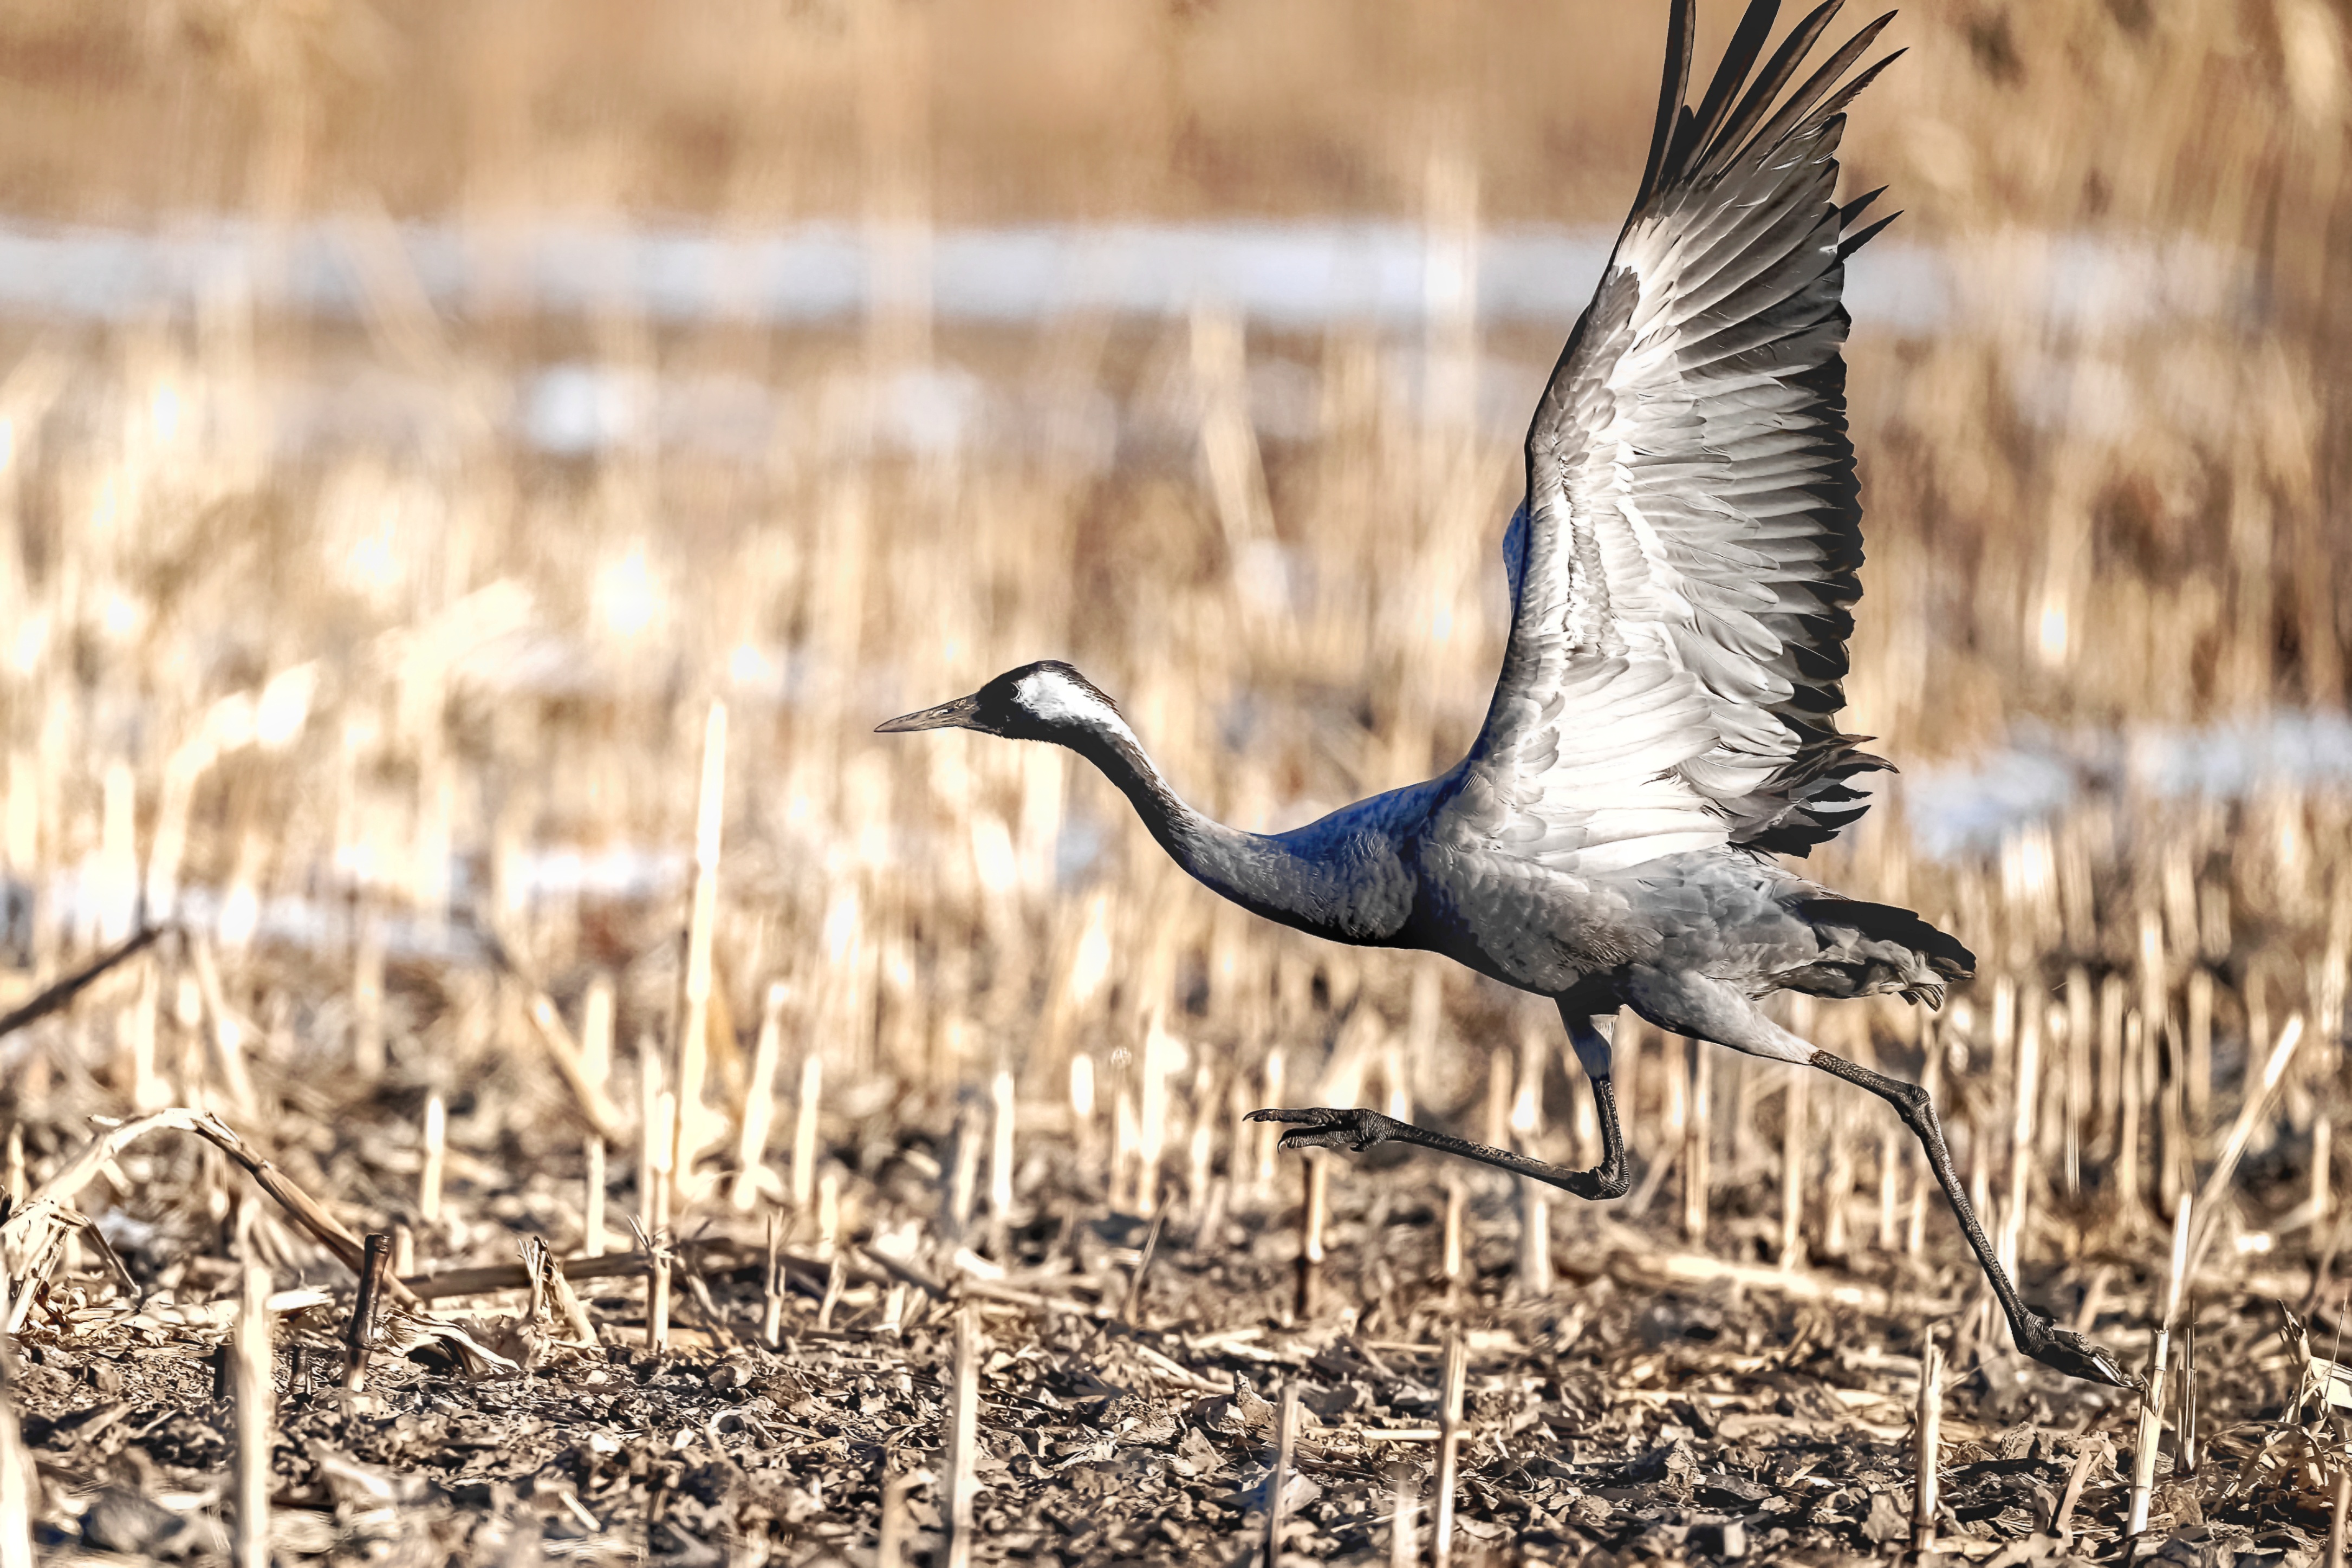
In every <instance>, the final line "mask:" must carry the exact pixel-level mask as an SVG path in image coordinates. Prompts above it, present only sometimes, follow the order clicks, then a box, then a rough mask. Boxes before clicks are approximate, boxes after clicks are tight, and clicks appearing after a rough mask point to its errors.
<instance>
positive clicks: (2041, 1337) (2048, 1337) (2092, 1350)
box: [2010, 1312, 2139, 1388]
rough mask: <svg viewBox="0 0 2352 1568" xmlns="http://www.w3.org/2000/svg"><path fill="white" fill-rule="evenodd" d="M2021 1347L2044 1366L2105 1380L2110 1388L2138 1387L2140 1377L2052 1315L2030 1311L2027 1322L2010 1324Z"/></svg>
mask: <svg viewBox="0 0 2352 1568" xmlns="http://www.w3.org/2000/svg"><path fill="white" fill-rule="evenodd" d="M2010 1333H2011V1336H2012V1337H2014V1338H2015V1339H2016V1341H2017V1348H2018V1349H2019V1350H2021V1351H2023V1352H2024V1353H2025V1354H2027V1355H2030V1356H2032V1358H2033V1359H2034V1360H2036V1361H2038V1362H2040V1363H2041V1364H2042V1365H2044V1366H2050V1367H2055V1368H2056V1369H2057V1370H2059V1371H2060V1372H2063V1373H2064V1374H2065V1375H2067V1376H2069V1377H2079V1378H2082V1379H2083V1380H2084V1382H2086V1383H2104V1384H2105V1385H2107V1386H2108V1387H2110V1388H2137V1387H2138V1386H2139V1379H2138V1378H2137V1377H2135V1376H2133V1375H2131V1373H2130V1372H2129V1371H2127V1370H2126V1369H2125V1367H2124V1366H2123V1364H2121V1363H2120V1362H2118V1361H2116V1358H2115V1357H2114V1356H2113V1355H2111V1354H2108V1353H2107V1352H2105V1351H2104V1350H2102V1349H2100V1348H2099V1347H2098V1346H2097V1345H2095V1344H2093V1343H2091V1342H2090V1341H2089V1340H2087V1339H2085V1338H2084V1337H2083V1336H2082V1335H2081V1334H2078V1333H2074V1330H2072V1329H2062V1328H2060V1327H2059V1326H2058V1325H2057V1324H2055V1323H2053V1322H2051V1321H2050V1320H2049V1319H2048V1318H2045V1317H2042V1316H2040V1315H2038V1314H2035V1313H2032V1312H2028V1313H2027V1314H2026V1317H2025V1321H2024V1322H2021V1323H2012V1324H2011V1325H2010Z"/></svg>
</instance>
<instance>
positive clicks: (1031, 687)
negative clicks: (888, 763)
mask: <svg viewBox="0 0 2352 1568" xmlns="http://www.w3.org/2000/svg"><path fill="white" fill-rule="evenodd" d="M917 729H976V730H978V731H980V732H981V733H982V735H1002V736H1005V737H1010V738H1012V739H1013V740H1051V741H1058V742H1060V743H1061V744H1063V745H1065V746H1067V745H1069V744H1071V743H1072V742H1073V741H1076V739H1078V738H1079V737H1081V736H1085V735H1090V734H1091V735H1104V734H1109V735H1118V736H1127V737H1129V738H1132V737H1131V733H1130V732H1129V729H1128V727H1127V721H1126V720H1125V719H1123V718H1121V717H1120V716H1119V714H1118V706H1117V705H1115V704H1114V703H1112V701H1111V700H1110V698H1108V697H1107V696H1105V695H1103V694H1102V691H1101V689H1100V688H1099V687H1097V685H1095V684H1094V683H1093V682H1092V681H1090V680H1088V679H1087V678H1086V676H1084V675H1082V674H1078V672H1077V671H1076V670H1074V669H1072V668H1071V667H1070V666H1069V665H1067V664H1063V663H1062V662H1061V661H1060V660H1059V659H1044V660H1040V661H1039V662H1038V663H1036V664H1024V665H1022V666H1021V667H1020V668H1019V669H1017V670H1007V671H1005V672H1004V674H1001V675H999V676H997V677H996V678H995V679H994V680H992V681H991V682H989V683H988V685H984V686H982V687H981V688H980V690H978V691H976V692H974V693H972V694H971V695H970V696H968V697H958V698H956V699H955V701H953V702H948V703H941V704H940V706H937V707H927V708H923V709H921V710H920V711H919V712H916V713H910V714H905V715H902V716H899V717H898V718H894V719H891V720H889V721H888V722H887V723H884V724H877V725H876V726H875V727H874V731H875V733H876V734H877V735H902V734H905V733H906V732H907V731H908V730H917Z"/></svg>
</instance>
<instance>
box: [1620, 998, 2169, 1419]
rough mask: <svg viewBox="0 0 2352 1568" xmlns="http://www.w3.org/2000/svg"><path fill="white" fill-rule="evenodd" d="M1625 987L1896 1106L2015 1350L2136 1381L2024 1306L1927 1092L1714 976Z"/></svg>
mask: <svg viewBox="0 0 2352 1568" xmlns="http://www.w3.org/2000/svg"><path fill="white" fill-rule="evenodd" d="M1627 992H1628V995H1629V998H1630V999H1631V1000H1632V1001H1633V1005H1634V1006H1635V1008H1636V1009H1639V1010H1640V1011H1641V1013H1642V1014H1643V1016H1644V1017H1645V1018H1649V1019H1652V1020H1653V1021H1654V1022H1656V1023H1657V1024H1658V1025H1659V1026H1660V1027H1661V1028H1664V1029H1670V1030H1676V1031H1678V1032H1680V1033H1684V1034H1692V1035H1696V1036H1698V1037H1699V1038H1700V1039H1702V1040H1714V1041H1715V1042H1716V1043H1717V1044H1718V1045H1727V1046H1729V1047H1730V1048H1731V1049H1732V1050H1734V1051H1746V1052H1747V1053H1748V1054H1749V1055H1751V1056H1762V1057H1769V1058H1770V1059H1772V1060H1774V1061H1801V1062H1804V1063H1805V1064H1807V1065H1809V1066H1812V1067H1818V1068H1820V1069H1821V1070H1822V1071H1823V1072H1826V1073H1828V1074H1830V1075H1831V1076H1832V1077H1833V1078H1843V1079H1844V1080H1845V1081H1846V1082H1848V1083H1853V1084H1856V1085H1858V1086H1860V1087H1861V1088H1864V1089H1867V1090H1869V1091H1870V1092H1872V1093H1873V1094H1875V1095H1877V1096H1878V1097H1879V1098H1880V1099H1882V1100H1884V1101H1885V1102H1886V1103H1888V1104H1889V1105H1892V1106H1894V1107H1895V1114H1896V1115H1898V1116H1900V1117H1902V1118H1903V1124H1904V1125H1905V1126H1906V1127H1908V1128H1910V1129H1911V1134H1912V1135H1913V1136H1914V1137H1916V1138H1917V1139H1918V1140H1919V1146H1920V1148H1921V1149H1923V1150H1924V1151H1926V1153H1927V1165H1928V1167H1929V1168H1930V1169H1932V1170H1933V1171H1934V1172H1935V1173H1936V1181H1937V1185H1938V1186H1941V1187H1942V1188H1943V1189H1944V1201H1945V1202H1947V1203H1948V1204H1950V1205H1951V1208H1952V1215H1953V1218H1957V1219H1958V1221H1959V1222H1960V1229H1961V1231H1962V1233H1963V1234H1965V1235H1966V1236H1967V1237H1968V1240H1969V1249H1970V1250H1972V1251H1973V1252H1975V1253H1976V1255H1977V1263H1978V1265H1979V1267H1980V1268H1982V1269H1983V1270H1984V1275H1985V1279H1986V1281H1988V1282H1990V1284H1991V1286H1992V1291H1993V1294H1994V1296H1995V1297H1997V1298H1998V1299H1999V1300H2000V1310H2001V1312H2002V1314H2003V1315H2004V1316H2006V1317H2007V1318H2008V1319H2009V1331H2010V1334H2011V1337H2012V1338H2014V1339H2015V1340H2016V1341H2017V1348H2018V1349H2019V1350H2021V1351H2023V1352H2024V1353H2025V1354H2027V1355H2030V1356H2032V1358H2033V1359H2034V1360H2036V1361H2038V1362H2040V1363H2042V1364H2043V1365H2044V1366H2051V1367H2055V1368H2057V1369H2058V1370H2059V1371H2060V1372H2063V1373H2066V1374H2067V1375H2070V1376H2074V1377H2081V1378H2085V1379H2087V1380H2089V1381H2090V1382H2093V1383H2105V1384H2108V1385H2112V1386H2114V1387H2116V1388H2136V1387H2137V1386H2138V1380H2137V1379H2136V1378H2134V1377H2133V1376H2132V1375H2131V1374H2130V1373H2128V1372H2126V1371H2125V1370H2124V1368H2123V1367H2122V1366H2121V1365H2120V1364H2117V1363H2116V1359H2115V1357H2114V1356H2112V1355H2110V1354H2107V1353H2106V1352H2105V1351H2104V1350H2102V1349H2100V1348H2099V1347H2098V1346H2097V1345H2095V1344H2094V1343H2091V1342H2090V1341H2089V1340H2087V1339H2085V1338H2084V1337H2083V1336H2082V1335H2081V1334H2078V1333H2074V1332H2073V1331H2071V1330H2068V1329H2062V1328H2060V1327H2059V1326H2058V1325H2057V1324H2055V1323H2053V1322H2051V1321H2050V1320H2049V1319H2048V1318H2046V1317H2044V1316H2042V1314H2041V1313H2040V1312H2035V1311H2034V1310H2033V1309H2032V1307H2029V1306H2027V1305H2026V1304H2025V1299H2024V1298H2023V1297H2022V1296H2021V1295H2019V1294H2018V1292H2017V1286H2016V1285H2015V1284H2014V1283H2013V1282H2012V1281H2011V1280H2010V1277H2009V1272H2008V1270H2005V1269H2003V1268H2002V1267H2001V1266H2000V1258H1999V1256H1998V1255H1997V1254H1995V1252H1994V1251H1993V1247H1992V1242H1991V1240H1990V1239H1988V1238H1987V1237H1986V1235H1985V1233H1984V1227H1983V1226H1982V1225H1980V1224H1979V1223H1978V1222H1977V1216H1976V1210H1975V1209H1974V1208H1972V1207H1969V1197H1968V1192H1967V1190H1966V1189H1965V1188H1963V1187H1962V1186H1960V1175H1959V1172H1958V1170H1956V1169H1955V1168H1953V1166H1952V1151H1951V1149H1950V1147H1949V1146H1948V1145H1946V1143H1945V1142H1944V1125H1943V1123H1942V1121H1941V1120H1940V1119H1938V1118H1937V1114H1936V1105H1935V1102H1934V1100H1933V1099H1931V1098H1930V1097H1929V1095H1928V1093H1927V1090H1925V1089H1923V1088H1921V1087H1920V1086H1919V1085H1918V1084H1916V1083H1906V1082H1904V1081H1903V1080H1901V1079H1899V1078H1889V1077H1887V1076H1886V1075H1885V1073H1883V1072H1874V1071H1871V1070H1870V1069H1869V1068H1867V1067H1864V1066H1862V1065H1860V1064H1859V1063H1857V1062H1852V1061H1847V1060H1846V1059H1845V1058H1844V1057H1843V1056H1835V1055H1832V1054H1831V1053H1830V1052H1829V1051H1817V1050H1815V1049H1814V1048H1813V1047H1812V1046H1811V1044H1809V1043H1808V1042H1807V1041H1805V1040H1801V1039H1799V1038H1798V1037H1797V1036H1795V1035H1793V1034H1790V1032H1789V1031H1788V1030H1784V1029H1782V1028H1781V1027H1780V1025H1778V1024H1776V1023H1774V1022H1773V1021H1772V1020H1771V1019H1768V1018H1766V1017H1765V1016H1764V1015H1763V1013H1762V1012H1761V1011H1759V1009H1757V1007H1756V1005H1755V1003H1754V1002H1752V1001H1750V1000H1749V999H1748V998H1747V997H1746V996H1745V995H1743V994H1741V993H1740V992H1739V991H1738V990H1735V989H1734V988H1731V987H1730V986H1728V985H1726V984H1724V983H1723V982H1722V981H1719V980H1711V979H1706V978H1704V977H1699V976H1695V975H1672V976H1668V975H1661V974H1657V973H1655V972H1651V973H1649V974H1647V975H1643V974H1641V973H1639V972H1636V974H1635V975H1634V976H1633V977H1632V983H1630V984H1629V985H1628V987H1627Z"/></svg>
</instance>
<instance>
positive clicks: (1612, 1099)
mask: <svg viewBox="0 0 2352 1568" xmlns="http://www.w3.org/2000/svg"><path fill="white" fill-rule="evenodd" d="M1559 1016H1560V1021H1562V1022H1563V1023H1565V1024H1567V1025H1568V1034H1569V1039H1570V1040H1571V1041H1572V1042H1573V1043H1574V1044H1575V1046H1576V1059H1577V1061H1579V1062H1580V1063H1581V1064H1582V1065H1583V1067H1584V1071H1585V1074H1586V1075H1587V1076H1588V1077H1590V1078H1591V1081H1592V1103H1593V1109H1594V1110H1595V1111H1596V1112H1598V1113H1599V1115H1600V1122H1601V1163H1600V1164H1599V1165H1598V1166H1594V1167H1593V1168H1592V1169H1591V1170H1589V1171H1572V1170H1570V1169H1569V1168H1568V1167H1567V1166H1556V1165H1551V1164H1549V1163H1548V1162H1546V1161H1543V1160H1536V1159H1529V1158H1528V1156H1527V1155H1515V1154H1513V1153H1512V1152H1511V1151H1510V1150H1508V1149H1497V1148H1490V1147H1489V1146H1487V1145H1485V1144H1474V1143H1472V1142H1471V1141H1470V1140H1469V1139H1467V1138H1457V1137H1454V1135H1452V1134H1448V1133H1439V1132H1433V1131H1432V1130H1431V1129H1429V1128H1427V1127H1416V1126H1414V1125H1413V1124H1412V1123H1410V1122H1400V1121H1398V1120H1397V1119H1396V1118H1395V1117H1393V1116H1383V1115H1381V1113H1379V1112H1377V1111H1362V1110H1334V1109H1332V1108H1330V1107H1329V1106H1321V1105H1318V1106H1314V1107H1311V1108H1301V1109H1297V1110H1286V1109H1284V1110H1268V1111H1253V1112H1251V1113H1249V1119H1250V1120H1251V1121H1253V1122H1281V1123H1286V1124H1289V1125H1291V1126H1294V1127H1296V1128H1297V1131H1296V1132H1289V1133H1285V1134H1283V1135H1282V1147H1284V1148H1286V1149H1369V1148H1370V1147H1371V1146H1372V1145H1374V1144H1391V1143H1394V1144H1418V1145H1421V1146H1422V1147H1423V1148H1425V1149H1435V1150H1437V1151H1438V1152H1439V1153H1441V1154H1448V1155H1461V1156H1462V1157H1463V1158H1464V1159H1465V1160H1475V1161H1477V1162H1478V1163H1479V1164H1480V1165H1485V1166H1494V1167H1495V1168H1496V1169H1497V1170H1506V1171H1509V1172H1510V1173H1511V1174H1512V1175H1514V1176H1531V1177H1533V1178H1534V1179H1535V1180H1537V1181H1539V1182H1546V1183H1549V1185H1551V1186H1556V1187H1559V1188H1562V1189H1563V1190H1565V1191H1568V1192H1572V1193H1574V1194H1575V1195H1576V1196H1577V1197H1586V1198H1592V1199H1595V1200H1600V1199H1603V1198H1612V1197H1624V1196H1625V1194H1626V1192H1627V1191H1628V1190H1629V1189H1630V1188H1631V1187H1632V1186H1633V1182H1632V1181H1631V1179H1630V1178H1629V1177H1628V1176H1626V1174H1625V1134H1624V1130H1623V1128H1622V1127H1621V1126H1620V1125H1619V1124H1618V1121H1617V1089H1616V1085H1615V1083H1614V1082H1612V1079H1611V1077H1610V1073H1609V1067H1610V1051H1609V1032H1608V1030H1609V1028H1610V1026H1613V1025H1614V1024H1615V1022H1616V1018H1615V1015H1613V1014H1603V1015H1601V1016H1599V1017H1590V1018H1588V1017H1586V1016H1585V1015H1584V1014H1582V1013H1574V1012H1570V1010H1569V1009H1568V1007H1567V1005H1566V1004H1565V1003H1563V1004H1561V1007H1560V1011H1559Z"/></svg>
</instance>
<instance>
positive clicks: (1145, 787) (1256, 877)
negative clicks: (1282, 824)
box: [1064, 726, 1370, 941]
mask: <svg viewBox="0 0 2352 1568" xmlns="http://www.w3.org/2000/svg"><path fill="white" fill-rule="evenodd" d="M1064 744H1065V745H1066V746H1068V747H1070V749H1071V750H1073V751H1076V753H1077V754H1078V755H1079V756H1081V757H1084V758H1086V759H1087V761H1089V762H1091V763H1093V764H1094V765H1095V766H1096V767H1097V768H1100V769H1101V770H1102V773H1103V776H1104V777H1105V778H1107V779H1109V780H1110V781H1111V782H1112V783H1113V784H1116V785H1117V786H1118V789H1119V792H1120V793H1122V794H1124V795H1125V796H1126V797H1127V798H1128V800H1129V803H1130V804H1132V805H1133V806H1134V807H1135V814H1136V815H1137V816H1139V817H1140V818H1142V819H1143V825H1144V826H1145V827H1147V828H1149V829H1150V831H1151V836H1152V837H1153V838H1155V839H1157V840H1159V841H1160V848H1161V849H1164V850H1166V851H1167V852H1168V854H1169V858H1170V859H1171V860H1173V861H1174V862H1176V863H1177V864H1178V865H1180V866H1182V867H1183V868H1184V869H1185V870H1186V871H1187V872H1189V873H1192V876H1193V878H1194V879H1195V880H1197V881H1199V882H1200V883H1202V884H1203V885H1205V886H1207V887H1208V888H1210V889H1211V890H1213V891H1214V892H1216V893H1219V894H1223V895H1224V896H1225V897H1227V898H1230V899H1232V900H1233V901H1234V903H1236V904H1241V905H1242V906H1243V907H1244V908H1246V909H1249V910H1252V911H1254V912H1255V913H1256V914H1259V915H1265V916H1267V917H1268V918H1270V919H1274V920H1279V921H1281V922H1282V923H1283V924H1284V925H1295V926H1297V927H1299V928H1300V929H1302V930H1306V931H1313V932H1317V933H1318V934H1320V935H1324V936H1334V937H1338V938H1339V939H1341V940H1343V941H1344V940H1358V941H1360V940H1364V939H1365V938H1366V936H1369V935H1370V933H1369V932H1368V931H1366V930H1365V929H1363V928H1362V922H1361V921H1360V919H1359V918H1357V916H1356V912H1355V909H1354V905H1355V904H1356V903H1357V902H1358V900H1357V899H1356V898H1355V896H1354V894H1355V892H1356V890H1355V889H1353V888H1352V887H1351V886H1350V884H1349V877H1348V876H1347V875H1346V874H1345V868H1344V866H1343V864H1341V863H1338V862H1335V861H1334V860H1333V859H1332V858H1331V857H1329V856H1327V855H1322V854H1317V853H1314V852H1311V851H1308V850H1305V849H1302V847H1301V846H1299V845H1297V844H1294V843H1291V842H1287V841H1285V840H1284V839H1276V838H1268V837H1265V835H1263V834H1258V833H1245V832H1243V831H1240V830H1239V829H1237V828H1229V827H1227V826H1225V825H1224V824H1223V822H1219V821H1213V820H1212V819H1211V818H1209V817H1206V816H1203V815H1202V813H1201V812H1199V811H1196V810H1193V809H1192V807H1191V806H1188V805H1186V804H1185V803H1184V801H1183V800H1182V798H1181V797H1180V796H1179V795H1178V794H1177V793H1176V791H1175V790H1174V789H1172V788H1171V787H1170V785H1169V783H1168V781H1167V780H1166V779H1163V778H1161V777H1160V770H1159V769H1158V768H1155V767H1153V766H1152V763H1151V758H1149V757H1147V756H1146V755H1144V751H1143V747H1142V744H1141V743H1140V742H1139V741H1138V740H1137V739H1136V738H1135V736H1134V735H1133V733H1132V732H1130V731H1129V730H1128V729H1127V728H1126V727H1124V726H1119V727H1115V728H1113V727H1104V728H1097V727H1091V726H1090V727H1086V728H1083V729H1079V730H1076V731H1075V732H1073V733H1072V734H1071V735H1069V736H1068V737H1066V739H1065V740H1064Z"/></svg>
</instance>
